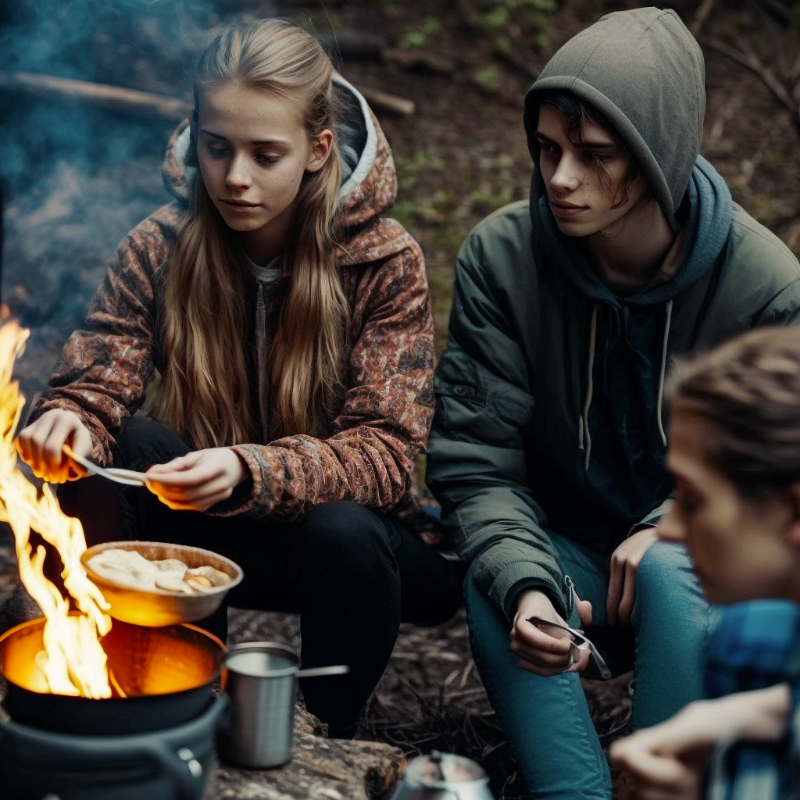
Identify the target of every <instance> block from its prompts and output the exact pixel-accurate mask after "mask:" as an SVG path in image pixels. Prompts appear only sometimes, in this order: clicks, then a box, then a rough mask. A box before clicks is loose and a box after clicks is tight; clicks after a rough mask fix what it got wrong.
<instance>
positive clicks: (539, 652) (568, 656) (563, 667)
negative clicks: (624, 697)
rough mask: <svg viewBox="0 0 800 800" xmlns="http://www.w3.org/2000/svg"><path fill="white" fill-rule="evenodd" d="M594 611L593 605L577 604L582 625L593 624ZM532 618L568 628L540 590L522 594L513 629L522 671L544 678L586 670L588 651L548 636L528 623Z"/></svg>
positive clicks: (512, 637) (515, 646)
mask: <svg viewBox="0 0 800 800" xmlns="http://www.w3.org/2000/svg"><path fill="white" fill-rule="evenodd" d="M591 609H592V606H591V604H590V603H589V602H588V601H583V600H581V601H578V615H579V616H580V618H581V624H582V625H588V624H589V622H591V618H592V611H591ZM530 617H541V618H542V619H545V620H549V621H551V622H555V623H558V624H559V625H566V622H565V621H564V620H563V619H562V618H561V617H560V616H559V615H558V613H556V610H555V608H554V607H553V604H552V603H551V602H550V599H549V598H548V597H547V595H546V594H545V593H544V592H541V591H539V590H537V589H528V590H526V591H524V592H521V593H520V596H519V599H518V600H517V613H516V616H515V617H514V623H513V625H512V627H511V650H512V651H513V652H514V653H516V654H517V655H518V656H519V661H517V666H518V667H520V669H524V670H527V671H528V672H533V673H535V674H536V675H542V676H544V677H550V676H551V675H560V674H561V673H563V672H578V671H580V670H583V669H586V665H587V664H588V663H589V658H590V653H589V651H588V650H578V649H577V648H576V647H575V646H574V645H572V644H570V642H569V641H567V640H565V639H556V638H554V637H552V636H548V635H547V634H546V633H544V632H543V631H540V630H539V629H538V628H537V627H536V626H535V625H533V624H532V623H530V622H528V620H529V619H530Z"/></svg>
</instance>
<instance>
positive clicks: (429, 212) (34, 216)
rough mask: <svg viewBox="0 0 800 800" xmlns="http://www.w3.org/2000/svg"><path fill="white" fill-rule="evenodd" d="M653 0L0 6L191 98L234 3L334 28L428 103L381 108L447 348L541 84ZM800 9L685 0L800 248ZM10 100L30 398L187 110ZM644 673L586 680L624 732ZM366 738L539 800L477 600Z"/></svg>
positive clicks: (524, 183)
mask: <svg viewBox="0 0 800 800" xmlns="http://www.w3.org/2000/svg"><path fill="white" fill-rule="evenodd" d="M632 5H635V4H633V3H628V4H626V3H619V2H617V3H612V2H605V0H572V1H571V2H570V0H564V2H561V3H557V2H556V0H458V2H452V0H426V2H424V3H423V2H416V0H405V1H404V2H400V0H397V2H393V1H392V0H378V2H340V0H326V2H325V3H324V5H323V4H322V3H320V4H302V5H301V4H299V3H292V2H291V0H287V1H286V2H270V0H238V2H233V0H163V2H150V1H149V0H119V2H117V3H114V4H108V3H105V2H100V1H99V0H75V1H74V2H71V3H63V2H59V0H39V2H38V3H36V4H27V5H26V4H20V6H19V7H17V6H16V5H15V6H14V8H11V6H10V5H9V6H7V7H5V8H4V9H2V10H0V22H2V23H3V24H4V26H5V27H4V29H3V31H0V45H4V48H3V51H4V52H5V53H7V54H10V57H9V59H8V60H9V61H10V66H8V67H7V68H8V69H9V70H12V69H16V70H23V71H28V72H39V73H49V74H56V75H62V76H66V77H73V78H80V79H83V80H88V81H98V82H103V83H111V84H117V85H120V86H127V87H130V88H136V89H140V90H143V91H148V92H156V93H160V94H163V95H168V96H172V97H175V96H177V97H183V98H184V99H186V101H187V104H188V102H189V98H190V92H189V87H188V84H187V81H186V75H187V74H189V70H190V65H191V62H192V59H193V58H194V57H195V55H196V53H197V52H198V50H199V49H200V48H201V47H202V46H203V45H204V44H205V43H206V42H207V41H208V38H209V31H211V30H213V29H215V28H216V27H217V26H219V25H220V24H222V23H224V22H227V21H228V20H229V19H231V18H233V17H234V15H235V14H236V15H242V14H244V15H251V16H265V15H274V14H283V15H287V16H292V17H294V18H296V19H298V20H299V21H300V22H301V23H302V24H304V25H306V26H308V27H309V28H310V29H312V30H314V31H315V32H317V33H319V34H322V35H325V36H327V37H328V38H330V39H334V38H335V39H336V41H337V42H338V45H339V48H340V50H341V52H342V60H341V63H340V69H341V71H342V72H343V74H344V75H345V77H347V78H348V79H349V80H351V81H352V82H354V83H355V84H356V86H360V87H366V88H371V89H379V90H383V91H386V92H391V93H393V94H395V95H398V96H401V97H404V98H407V99H410V100H412V101H413V103H414V107H415V111H414V113H413V115H411V116H397V115H392V114H390V113H387V112H383V111H381V110H380V109H378V117H379V119H380V122H381V125H382V126H383V128H384V130H385V131H386V134H387V136H388V138H389V141H390V143H391V145H392V148H393V152H394V157H395V162H396V165H397V171H398V177H399V187H400V191H399V199H398V202H397V204H396V205H395V207H394V210H393V212H392V213H393V215H394V216H396V217H397V218H398V219H400V221H401V222H403V223H404V224H405V225H406V226H407V227H408V228H409V230H410V231H411V232H412V233H413V234H414V235H415V236H416V237H417V238H418V239H419V241H420V242H421V244H422V247H423V250H424V251H425V256H426V260H427V267H428V277H429V283H430V288H431V294H432V297H433V303H434V312H435V321H436V327H437V343H438V348H439V349H441V347H442V346H443V345H444V340H445V336H446V330H447V318H448V314H449V309H450V296H451V290H452V279H453V262H454V258H455V254H456V251H457V249H458V247H459V245H460V243H461V241H462V240H463V238H464V237H465V235H466V234H467V233H468V232H469V230H470V229H471V227H472V226H473V225H475V224H476V223H477V222H478V221H479V220H480V219H481V218H482V217H484V216H485V215H486V214H488V213H490V212H491V211H494V210H495V209H497V208H499V207H501V206H503V205H505V204H506V203H508V202H511V201H514V200H518V199H523V198H525V197H527V195H528V185H529V178H530V169H531V165H530V157H529V154H528V151H527V147H526V143H525V137H524V133H523V129H522V113H521V108H522V98H523V95H524V92H525V90H526V89H527V88H528V86H529V85H530V84H531V83H532V81H533V80H534V78H535V76H536V74H537V72H538V70H539V69H540V68H541V67H542V66H543V65H544V64H545V63H546V61H547V59H548V58H549V56H550V55H551V54H552V53H553V52H554V51H555V49H556V48H557V47H558V46H559V45H560V44H561V43H563V42H564V41H565V40H566V39H568V38H569V37H570V36H571V35H573V34H574V33H576V32H577V31H578V30H580V29H581V28H582V27H584V26H585V25H587V24H589V23H590V22H592V21H594V20H595V19H597V18H598V17H599V16H601V14H602V13H604V12H606V11H609V10H616V9H618V8H623V7H630V6H632ZM787 9H788V6H787V5H784V3H783V0H768V1H767V0H763V1H762V2H757V0H751V2H748V0H736V2H734V0H726V1H725V2H723V1H722V0H718V1H717V2H716V3H713V2H695V0H683V2H681V3H680V5H679V6H678V10H679V12H680V13H681V14H682V15H683V18H684V20H685V21H686V22H687V24H689V25H690V26H691V27H693V29H694V30H696V31H697V35H698V37H699V39H700V41H701V43H702V44H703V46H704V50H705V54H706V67H707V91H708V105H707V116H706V128H705V137H704V142H703V153H704V155H705V156H706V157H707V158H709V159H710V160H711V161H712V162H713V163H714V165H715V166H716V167H717V169H718V170H719V171H720V172H721V174H722V175H723V177H724V178H725V179H726V180H727V181H728V184H729V185H730V187H731V189H732V192H733V196H734V199H735V200H736V201H737V202H738V203H740V204H741V205H742V206H743V207H744V208H745V209H746V210H747V211H749V212H750V213H751V214H753V215H754V216H755V217H756V218H757V219H758V220H760V221H761V222H763V223H764V224H765V225H767V227H769V228H771V229H772V230H774V231H775V232H776V233H777V234H778V235H779V236H781V238H783V240H784V241H785V242H787V244H788V245H789V246H790V247H791V248H792V249H793V250H794V251H795V252H796V253H800V147H798V144H800V112H799V111H798V108H799V107H800V104H798V97H800V91H798V90H795V87H796V85H797V82H798V78H800V45H799V44H798V42H799V41H800V37H799V36H798V27H797V22H798V21H797V19H796V18H794V17H792V15H791V13H790V12H789V11H788V10H787ZM333 32H335V37H334V36H333ZM0 112H2V114H3V118H4V119H5V120H6V122H5V123H4V125H5V130H6V146H5V152H4V156H3V158H2V159H0V175H2V181H3V185H4V205H5V208H4V214H3V221H4V228H5V241H4V246H3V262H2V263H3V274H2V298H3V301H4V302H6V303H8V304H9V305H10V306H11V309H12V311H13V312H14V313H15V314H17V315H18V316H19V317H20V319H21V321H22V323H23V324H24V325H26V326H27V327H29V328H30V329H31V338H30V342H29V345H28V348H27V352H26V354H25V356H24V357H23V358H22V359H21V360H20V362H19V369H18V376H19V378H20V381H21V384H22V388H23V390H24V391H25V392H26V394H27V395H28V396H29V397H31V396H34V395H35V394H36V393H37V392H39V391H41V389H42V388H43V387H44V385H45V383H46V380H47V376H48V374H49V372H50V369H51V367H52V364H53V363H54V361H55V359H56V358H57V355H58V352H59V349H60V346H61V344H62V343H63V341H64V340H65V338H66V336H67V335H68V334H69V332H70V331H71V330H72V329H73V328H74V327H76V326H77V325H78V324H79V323H80V320H81V315H82V313H83V309H84V308H85V305H86V302H87V301H88V298H89V297H90V295H91V293H92V292H93V291H94V289H95V288H96V286H97V285H98V284H99V282H100V281H101V280H102V276H103V274H104V270H105V265H106V263H107V261H108V259H109V258H110V256H111V255H112V253H113V250H114V247H115V245H116V243H117V242H118V241H119V239H120V238H121V237H122V236H123V235H124V234H125V232H126V231H127V230H128V229H129V228H130V227H132V226H133V225H134V224H135V223H136V222H137V221H139V219H141V218H143V217H144V216H145V215H146V214H148V213H149V212H150V211H151V210H152V209H153V208H155V207H157V206H158V205H160V204H162V203H164V202H167V201H168V200H169V198H168V196H167V195H166V193H165V191H164V189H163V187H162V185H161V182H160V176H159V164H160V157H161V152H162V149H163V145H164V143H165V142H166V139H167V136H168V135H169V132H170V130H171V128H172V127H173V126H174V124H175V120H174V119H164V118H161V117H158V116H150V117H143V116H141V115H139V116H131V115H126V114H125V113H121V112H112V111H108V110H100V109H97V108H94V107H92V106H87V105H86V104H84V103H83V102H81V101H76V100H72V101H65V100H60V99H55V98H53V97H48V98H36V97H33V96H29V95H27V94H23V93H21V92H19V91H16V90H9V89H7V88H6V89H0ZM421 491H422V490H421ZM0 544H2V534H0ZM10 553H11V551H10V550H9V549H8V548H7V547H6V549H2V548H0V608H2V604H3V597H4V596H5V595H4V590H7V589H8V588H9V587H10V586H11V584H12V583H13V582H14V580H15V570H14V568H13V558H11V555H10ZM4 555H5V558H4ZM260 624H261V630H262V632H263V626H264V624H266V626H267V629H268V632H269V633H270V634H271V635H274V636H276V637H279V638H282V639H284V640H286V641H290V642H295V643H296V641H297V636H298V629H297V619H296V618H294V617H290V616H286V615H271V616H270V618H269V620H268V621H267V622H266V623H263V622H262V623H260ZM627 685H628V676H623V677H622V678H620V679H618V680H617V681H616V682H614V683H613V684H611V685H610V686H609V685H599V686H597V685H593V684H591V685H590V684H589V683H588V682H587V688H588V690H589V694H590V698H591V702H592V704H593V708H594V711H595V719H596V722H597V725H598V729H599V730H600V732H601V734H602V736H603V740H604V741H609V740H610V739H611V738H613V737H614V736H615V735H617V734H618V733H619V731H621V730H624V729H625V727H626V725H627V720H628V713H629V699H628V692H627V691H626V689H627ZM532 724H536V723H535V721H532ZM360 735H362V736H364V737H374V738H379V739H384V740H387V741H390V742H392V743H395V744H398V745H399V746H401V747H403V749H404V750H405V751H406V752H408V753H409V754H413V753H415V752H428V751H430V750H431V749H433V748H438V749H441V750H445V751H450V752H457V753H461V754H462V755H467V756H470V757H472V758H475V759H477V760H479V761H481V762H482V763H483V764H484V766H485V767H486V769H487V770H488V771H489V773H490V776H491V778H492V787H493V789H494V791H495V794H496V796H497V797H498V798H501V800H502V798H505V799H506V800H512V798H522V797H526V796H528V795H527V793H526V790H525V788H524V786H523V785H522V781H521V779H520V778H519V777H517V774H516V771H515V765H514V761H513V757H512V754H511V753H510V749H509V746H508V744H507V742H506V741H505V739H504V737H503V735H502V732H501V730H500V726H499V724H498V723H497V720H496V717H495V716H494V714H493V712H492V711H491V708H490V706H489V704H488V701H487V699H486V696H485V693H484V691H483V688H482V686H481V684H480V680H479V678H478V676H477V673H476V670H475V668H474V664H473V662H472V660H471V658H470V656H469V644H468V638H467V632H466V625H465V622H464V617H463V614H459V615H458V616H457V617H456V618H455V619H454V620H452V621H451V622H450V623H447V624H446V625H441V626H436V627H431V628H417V627H413V626H403V630H402V632H401V636H400V639H399V641H398V644H397V647H396V649H395V653H394V656H393V658H392V661H391V663H390V665H389V668H388V670H387V672H386V675H385V676H384V679H383V681H382V682H381V684H380V685H379V687H378V689H377V691H376V693H375V695H374V697H373V699H372V701H371V704H370V706H369V708H368V712H367V714H366V716H365V720H364V723H363V725H362V729H361V731H360Z"/></svg>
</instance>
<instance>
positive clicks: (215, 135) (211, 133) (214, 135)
mask: <svg viewBox="0 0 800 800" xmlns="http://www.w3.org/2000/svg"><path fill="white" fill-rule="evenodd" d="M200 133H205V134H206V136H210V137H211V138H212V139H219V140H220V141H223V142H227V141H228V140H227V139H226V138H225V137H224V136H223V135H222V134H220V133H214V131H210V130H208V129H207V128H203V129H202V130H201V131H200ZM250 144H253V145H265V144H277V145H286V144H287V142H285V141H283V139H253V140H252V141H251V142H250Z"/></svg>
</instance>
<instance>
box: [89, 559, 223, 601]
mask: <svg viewBox="0 0 800 800" xmlns="http://www.w3.org/2000/svg"><path fill="white" fill-rule="evenodd" d="M86 566H87V567H89V568H90V569H91V570H92V572H94V573H96V574H97V575H99V576H100V577H101V578H105V580H107V581H111V583H115V584H117V585H118V586H126V587H129V588H131V589H138V590H139V591H143V592H153V591H162V592H174V593H175V594H205V593H207V592H210V591H214V588H216V587H217V586H224V585H225V584H226V583H229V582H230V580H231V578H230V576H229V575H227V574H225V573H224V572H221V571H220V570H218V569H215V568H214V567H211V566H202V567H195V568H194V569H189V567H188V566H187V565H186V564H184V563H183V561H181V560H180V559H177V558H165V559H162V560H153V561H150V560H149V559H147V558H145V557H144V556H143V555H141V553H138V552H137V551H136V550H121V549H119V548H115V547H112V548H109V549H108V550H104V551H103V552H102V553H98V554H97V555H95V556H92V557H91V558H90V559H89V560H88V561H87V562H86Z"/></svg>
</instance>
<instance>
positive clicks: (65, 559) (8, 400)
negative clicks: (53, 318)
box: [0, 307, 111, 698]
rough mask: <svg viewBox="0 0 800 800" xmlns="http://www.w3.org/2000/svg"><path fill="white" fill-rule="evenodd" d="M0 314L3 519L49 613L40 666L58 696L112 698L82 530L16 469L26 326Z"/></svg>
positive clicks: (106, 624) (100, 606)
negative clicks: (35, 541) (57, 564)
mask: <svg viewBox="0 0 800 800" xmlns="http://www.w3.org/2000/svg"><path fill="white" fill-rule="evenodd" d="M0 318H2V319H4V320H5V322H4V324H3V325H2V327H0V437H1V438H0V521H3V522H8V523H9V525H10V526H11V530H12V531H13V533H14V542H15V547H16V553H17V562H18V564H19V574H20V579H21V581H22V584H23V585H24V586H25V588H26V589H27V590H28V593H29V594H30V595H31V597H32V598H33V599H34V600H35V601H36V603H37V604H38V606H39V608H40V609H41V611H42V613H43V614H44V616H45V617H46V619H47V622H46V624H45V627H44V647H45V649H44V651H42V652H41V653H39V656H38V658H37V664H36V666H37V667H38V668H39V669H40V670H41V672H42V673H43V675H44V677H45V679H46V682H47V686H48V687H49V691H50V692H52V693H54V694H68V695H81V696H82V697H92V698H101V697H111V687H110V685H109V679H108V670H107V668H106V654H105V653H104V652H103V648H102V647H101V645H100V637H101V636H105V634H106V633H108V631H109V630H110V629H111V618H110V617H109V616H108V615H107V614H106V613H105V611H106V610H107V609H108V607H109V606H108V603H107V602H106V601H105V600H104V598H103V595H102V594H101V593H100V590H99V589H98V588H97V587H96V586H95V585H94V584H93V583H91V582H90V581H89V579H88V578H87V576H86V572H85V570H84V569H83V565H82V564H81V562H80V557H81V554H82V553H83V552H84V550H86V540H85V538H84V535H83V528H82V527H81V524H80V522H79V521H78V520H77V519H74V518H73V517H68V516H67V515H66V514H64V512H63V511H61V509H60V508H59V505H58V502H57V500H56V498H55V497H54V496H53V493H52V492H51V491H50V487H49V486H48V485H47V484H45V486H44V488H43V490H42V492H41V493H39V491H38V489H37V488H36V486H34V485H33V484H32V483H31V482H30V481H29V480H28V479H27V478H26V477H25V475H24V474H23V473H22V472H21V471H20V470H19V469H17V450H16V447H15V444H14V434H15V432H16V429H17V425H18V424H19V420H20V415H21V414H22V408H23V406H24V404H25V398H24V397H22V395H21V394H20V393H19V388H18V383H17V381H12V380H11V373H12V369H13V365H14V359H15V358H16V357H17V356H19V355H20V354H21V353H22V351H23V350H24V348H25V342H26V341H27V339H28V331H27V330H25V329H23V328H21V327H20V326H19V325H18V324H17V323H16V322H15V321H13V320H9V319H8V310H7V309H6V308H5V307H4V308H3V309H2V313H1V314H0ZM31 530H35V531H36V532H37V533H39V534H40V535H41V536H42V538H43V539H44V540H45V541H46V542H48V543H49V544H51V545H53V546H54V547H55V548H56V550H57V551H58V553H59V555H60V556H61V560H62V563H63V566H64V568H63V571H62V573H61V574H62V576H63V578H64V585H65V587H66V589H67V591H68V592H69V594H70V595H71V596H72V597H73V598H74V600H75V602H76V604H77V606H78V608H79V609H80V611H81V612H82V614H80V615H73V616H68V614H69V600H68V599H67V598H65V597H64V596H63V595H62V594H61V592H60V591H59V589H58V587H56V586H55V585H54V584H53V583H52V582H51V581H49V580H48V579H47V578H46V577H45V576H44V571H43V567H44V559H45V548H44V547H42V546H39V547H37V548H36V549H35V550H34V548H33V545H31V543H30V533H31Z"/></svg>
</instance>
